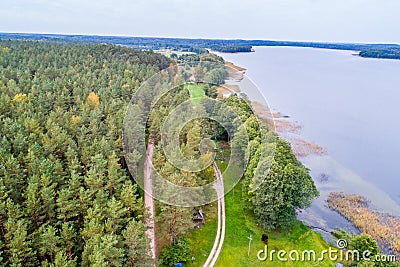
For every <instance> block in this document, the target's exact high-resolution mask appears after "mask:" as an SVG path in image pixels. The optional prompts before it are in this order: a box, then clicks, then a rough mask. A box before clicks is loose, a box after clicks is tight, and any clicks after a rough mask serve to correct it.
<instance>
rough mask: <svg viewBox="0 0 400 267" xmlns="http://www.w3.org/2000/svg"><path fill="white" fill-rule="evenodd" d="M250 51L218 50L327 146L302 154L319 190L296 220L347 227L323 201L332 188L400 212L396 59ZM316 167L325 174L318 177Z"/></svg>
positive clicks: (399, 66)
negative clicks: (322, 178) (319, 151)
mask: <svg viewBox="0 0 400 267" xmlns="http://www.w3.org/2000/svg"><path fill="white" fill-rule="evenodd" d="M255 50H256V52H255V53H240V54H228V53H219V55H221V56H222V57H224V58H225V59H226V60H228V61H232V62H234V63H235V64H237V65H239V66H242V67H245V68H246V69H247V71H246V74H247V76H248V77H249V78H250V79H251V80H252V81H253V82H254V83H255V84H257V85H258V87H259V89H260V90H261V91H262V93H263V94H264V96H265V97H266V99H267V101H268V102H269V105H270V107H271V109H272V110H273V111H280V112H282V113H283V114H284V115H288V116H290V117H291V119H292V120H294V121H296V122H298V123H299V124H300V125H301V126H302V129H301V132H300V134H301V136H302V137H303V138H305V139H307V140H309V141H312V142H314V143H316V144H319V145H321V146H322V147H324V148H325V149H326V150H327V154H326V155H324V156H315V155H314V156H308V157H305V158H302V162H303V163H304V164H305V165H306V166H307V167H309V168H310V169H311V174H312V176H313V177H314V180H315V182H316V184H317V186H318V189H319V190H320V192H321V197H320V198H319V199H317V200H315V201H314V203H313V206H312V207H311V208H310V209H308V210H307V211H306V212H303V213H302V214H300V216H299V217H300V219H304V220H308V221H309V222H311V223H312V224H314V225H315V226H320V227H326V228H330V229H332V228H335V227H346V228H349V227H350V224H349V223H348V222H346V221H345V220H343V218H341V217H340V216H338V215H337V214H336V213H334V212H332V211H330V210H329V209H327V207H326V202H325V200H326V197H327V195H328V194H329V192H331V191H344V192H347V193H356V194H360V195H363V196H365V197H366V198H368V199H369V200H370V201H371V204H372V205H373V206H375V207H376V208H378V209H380V210H383V211H388V212H391V213H394V214H397V215H400V206H399V204H400V179H399V178H400V177H399V176H400V174H399V173H400V171H399V170H400V168H399V167H400V164H399V161H400V160H399V159H400V157H399V155H400V141H399V136H400V120H399V115H400V60H381V59H364V58H361V57H357V56H353V55H352V53H353V52H351V51H337V50H325V49H313V48H293V47H258V48H256V49H255ZM249 97H250V98H251V95H250V94H249ZM322 173H324V174H326V175H327V176H328V181H320V180H319V179H318V178H317V177H319V176H320V175H321V174H322Z"/></svg>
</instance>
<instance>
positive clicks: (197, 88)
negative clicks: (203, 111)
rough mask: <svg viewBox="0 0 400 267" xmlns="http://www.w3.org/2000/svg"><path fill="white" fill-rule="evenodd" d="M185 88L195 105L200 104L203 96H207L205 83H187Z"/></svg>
mask: <svg viewBox="0 0 400 267" xmlns="http://www.w3.org/2000/svg"><path fill="white" fill-rule="evenodd" d="M185 88H186V89H187V90H188V91H189V94H190V98H191V99H192V103H193V105H196V104H199V103H200V101H201V98H202V97H205V96H206V93H205V90H204V85H203V84H186V85H185Z"/></svg>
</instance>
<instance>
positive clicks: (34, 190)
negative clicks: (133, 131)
mask: <svg viewBox="0 0 400 267" xmlns="http://www.w3.org/2000/svg"><path fill="white" fill-rule="evenodd" d="M169 64H170V61H169V60H168V59H167V58H166V57H164V56H161V55H158V54H155V53H153V52H140V51H135V50H132V49H129V48H125V47H117V46H113V45H101V44H87V45H68V44H56V43H44V42H27V41H24V42H17V41H2V42H0V90H1V96H0V120H1V123H0V142H1V147H0V199H1V201H0V252H1V254H0V266H39V265H41V266H77V265H82V266H106V265H110V266H144V265H146V263H147V262H148V260H149V258H148V256H147V255H148V254H147V250H148V246H149V245H148V241H147V239H146V237H145V235H144V227H145V226H144V223H143V221H144V218H145V217H146V212H145V211H144V208H143V203H142V198H141V197H140V195H139V193H140V192H139V190H138V188H137V185H136V184H135V183H134V182H133V180H132V179H131V177H130V176H129V174H128V172H127V170H126V169H125V168H124V167H123V153H122V141H121V128H122V122H123V118H124V114H125V111H126V109H125V107H126V103H127V102H128V101H129V99H130V97H131V95H132V92H133V91H134V90H136V89H137V88H138V86H139V85H140V84H141V83H142V82H143V81H144V80H146V79H147V78H149V77H150V76H152V75H153V74H154V73H156V72H158V71H159V70H160V69H163V68H166V67H168V66H169Z"/></svg>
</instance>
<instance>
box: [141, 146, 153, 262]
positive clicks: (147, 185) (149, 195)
mask: <svg viewBox="0 0 400 267" xmlns="http://www.w3.org/2000/svg"><path fill="white" fill-rule="evenodd" d="M153 149H154V144H153V143H151V142H149V143H148V146H147V151H146V159H145V162H144V177H143V179H144V181H143V183H144V205H145V208H146V209H147V211H148V214H149V217H148V218H147V220H146V227H147V230H146V235H147V236H148V238H149V239H150V248H151V252H150V256H151V257H152V259H153V260H154V263H153V264H152V266H156V263H155V261H156V238H155V231H154V229H155V221H154V216H155V206H154V198H153V180H152V178H151V175H152V166H153Z"/></svg>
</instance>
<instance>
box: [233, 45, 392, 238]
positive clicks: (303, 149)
mask: <svg viewBox="0 0 400 267" xmlns="http://www.w3.org/2000/svg"><path fill="white" fill-rule="evenodd" d="M346 51H347V50H346ZM347 52H349V51H347ZM230 93H232V92H230ZM251 103H252V107H253V109H254V111H255V113H256V114H257V115H258V116H259V117H260V118H261V119H263V118H265V119H268V120H271V119H272V120H273V124H274V125H273V126H274V128H273V129H274V130H275V132H276V133H277V134H278V136H279V137H281V138H283V139H284V140H286V141H288V142H289V143H290V144H291V146H292V150H293V151H294V153H295V154H296V156H297V157H298V159H299V160H300V161H301V162H302V163H303V164H306V163H307V160H306V159H307V157H308V156H310V155H311V156H314V157H317V158H318V157H320V156H325V155H328V153H327V151H326V149H324V148H323V147H321V146H319V145H318V144H314V143H312V142H309V141H308V140H306V139H305V138H303V137H302V136H301V133H300V131H301V128H302V127H301V125H300V124H299V123H298V122H296V121H293V120H292V119H291V118H290V117H289V116H286V115H284V114H282V113H281V112H279V111H278V112H270V110H269V108H268V107H266V106H264V105H262V104H260V103H258V102H257V101H254V100H253V101H251ZM314 174H315V173H314ZM322 174H323V177H322V178H321V177H319V176H321V173H320V174H319V176H318V177H317V176H314V175H313V179H314V181H315V182H316V184H319V187H320V188H319V190H320V191H321V192H324V194H325V193H328V194H329V192H331V193H337V192H340V191H341V190H340V188H339V187H337V184H340V183H341V182H343V181H340V180H336V181H333V182H334V183H337V184H335V185H334V187H333V188H331V189H329V188H328V189H327V188H326V186H327V184H326V182H328V180H330V177H331V176H330V175H327V174H325V173H322ZM317 175H318V174H317ZM332 177H334V176H332ZM318 179H321V181H317V180H318ZM334 180H335V177H334ZM330 182H331V181H330ZM355 194H356V193H355ZM375 200H376V199H375ZM318 201H319V202H320V203H319V204H318V205H316V206H315V207H314V205H315V204H313V206H312V207H314V209H316V210H310V212H305V210H302V211H300V212H302V213H303V214H302V216H300V218H298V220H299V221H301V222H302V223H303V224H305V225H308V224H309V223H311V224H313V223H315V222H316V224H317V225H314V226H318V225H319V226H322V227H324V223H323V224H319V222H318V221H319V220H322V221H325V223H328V222H329V223H328V224H331V226H333V227H329V226H328V228H331V229H334V228H342V227H343V223H342V222H339V221H337V220H335V218H334V217H331V216H330V215H328V214H332V213H335V214H336V215H337V216H336V217H340V218H341V220H342V221H343V222H348V223H349V225H351V227H350V228H347V227H346V228H345V229H346V230H347V231H350V232H353V231H354V230H353V228H356V229H357V227H358V226H357V224H356V223H355V222H354V221H351V220H349V219H348V218H347V217H346V216H344V215H343V214H341V213H338V212H337V210H335V209H332V208H331V207H328V203H327V199H325V198H324V197H322V198H320V200H318ZM322 202H323V203H322ZM371 203H374V200H372V201H371ZM321 208H322V209H326V211H323V212H318V209H321ZM383 211H385V210H382V211H380V212H383ZM304 213H306V214H304ZM304 215H305V216H304ZM323 215H327V216H325V217H324V216H323ZM315 216H317V217H315ZM313 217H315V218H314V219H313ZM315 219H316V220H315ZM332 219H333V220H332ZM363 232H365V231H363ZM355 233H357V232H355ZM367 233H368V232H367Z"/></svg>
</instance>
